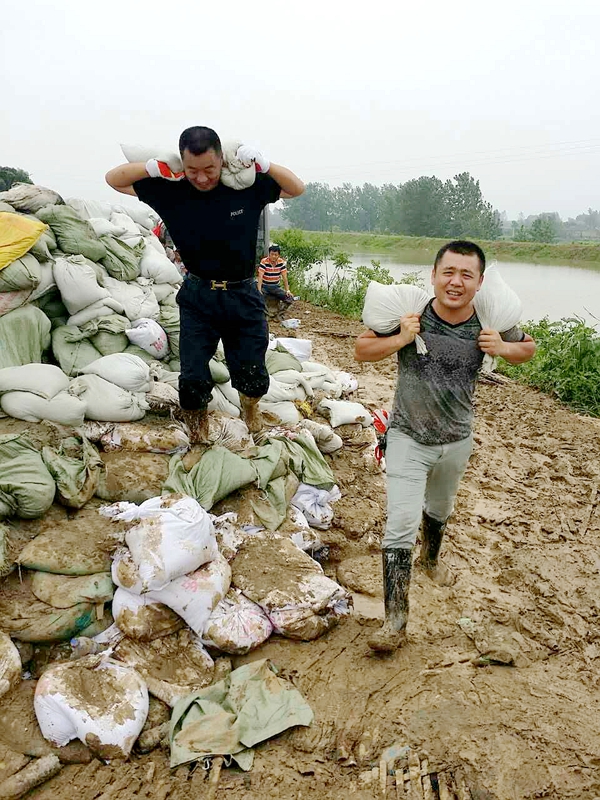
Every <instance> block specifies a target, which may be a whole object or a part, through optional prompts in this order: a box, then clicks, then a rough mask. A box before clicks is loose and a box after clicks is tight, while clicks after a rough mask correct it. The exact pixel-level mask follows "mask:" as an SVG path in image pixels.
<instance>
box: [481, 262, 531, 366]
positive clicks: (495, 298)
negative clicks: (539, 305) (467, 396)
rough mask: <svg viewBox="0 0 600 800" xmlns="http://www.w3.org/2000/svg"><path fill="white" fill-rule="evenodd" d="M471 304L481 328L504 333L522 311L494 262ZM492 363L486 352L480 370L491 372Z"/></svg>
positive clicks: (514, 294) (519, 303)
mask: <svg viewBox="0 0 600 800" xmlns="http://www.w3.org/2000/svg"><path fill="white" fill-rule="evenodd" d="M473 304H474V306H475V311H476V313H477V316H478V318H479V321H480V322H481V325H482V327H483V328H491V329H492V330H494V331H500V333H504V332H505V331H508V330H510V329H511V328H514V326H515V325H518V324H519V322H520V321H521V315H522V313H523V306H522V304H521V301H520V299H519V297H518V295H517V293H516V292H514V291H513V290H512V289H511V288H510V286H509V285H508V284H507V283H506V281H505V280H504V279H503V277H502V275H500V272H499V271H498V267H497V266H496V265H495V264H492V265H491V266H489V267H488V268H487V269H486V271H485V273H484V277H483V283H482V284H481V289H480V290H479V291H478V292H477V294H476V295H475V299H474V301H473ZM494 364H495V360H494V358H492V356H490V355H488V354H487V353H486V355H485V356H484V359H483V366H482V372H491V371H492V370H493V369H494Z"/></svg>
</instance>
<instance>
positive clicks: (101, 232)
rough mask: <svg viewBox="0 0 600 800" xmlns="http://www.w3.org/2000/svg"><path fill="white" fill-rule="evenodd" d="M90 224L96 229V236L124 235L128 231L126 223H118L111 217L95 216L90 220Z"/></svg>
mask: <svg viewBox="0 0 600 800" xmlns="http://www.w3.org/2000/svg"><path fill="white" fill-rule="evenodd" d="M89 223H90V225H91V226H92V228H93V229H94V233H95V234H96V236H116V237H117V238H118V237H119V236H123V235H124V234H126V233H127V228H126V227H125V226H124V225H116V224H115V223H114V222H112V221H111V220H110V219H105V218H104V217H94V218H92V219H90V220H89Z"/></svg>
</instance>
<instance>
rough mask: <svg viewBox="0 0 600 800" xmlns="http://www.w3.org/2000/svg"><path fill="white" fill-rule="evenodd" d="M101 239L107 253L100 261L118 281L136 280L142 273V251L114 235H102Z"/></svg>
mask: <svg viewBox="0 0 600 800" xmlns="http://www.w3.org/2000/svg"><path fill="white" fill-rule="evenodd" d="M100 241H101V242H102V243H103V245H104V247H105V249H106V255H105V256H104V258H102V259H100V263H101V264H102V266H103V267H104V268H105V269H106V271H107V272H108V273H109V275H110V276H111V277H112V278H116V279H117V280H118V281H134V280H135V279H136V278H139V277H140V275H141V270H140V258H141V256H140V251H139V249H136V248H135V247H130V246H129V245H128V244H125V242H122V241H120V239H115V237H114V236H101V237H100Z"/></svg>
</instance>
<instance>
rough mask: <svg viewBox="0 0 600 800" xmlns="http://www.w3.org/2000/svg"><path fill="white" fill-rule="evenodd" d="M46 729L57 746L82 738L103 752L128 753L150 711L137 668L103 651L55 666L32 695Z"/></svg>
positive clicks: (109, 756)
mask: <svg viewBox="0 0 600 800" xmlns="http://www.w3.org/2000/svg"><path fill="white" fill-rule="evenodd" d="M33 704H34V708H35V715H36V717H37V720H38V722H39V724H40V728H41V731H42V735H43V736H44V738H45V739H48V741H50V742H52V744H54V745H56V746H57V747H64V746H65V745H66V744H67V743H68V742H70V741H72V740H73V739H80V740H81V741H82V742H83V743H84V744H86V745H87V746H88V747H89V748H90V749H91V750H92V752H93V753H94V754H95V755H96V756H98V757H99V758H104V759H110V760H112V759H113V758H115V757H119V756H120V757H122V758H127V756H128V755H129V753H130V752H131V749H132V747H133V745H134V744H135V741H136V739H137V737H138V736H139V735H140V733H141V730H142V728H143V727H144V723H145V721H146V717H147V716H148V689H147V688H146V684H145V682H144V681H143V680H142V678H141V677H140V676H139V675H138V673H137V672H136V671H135V670H134V669H132V668H131V667H128V666H127V665H125V664H121V663H120V662H118V661H113V660H111V659H109V658H106V657H102V656H86V657H84V658H80V659H78V660H77V661H73V662H67V663H63V664H55V665H53V666H50V667H49V668H48V669H47V670H46V671H45V672H44V674H43V675H42V677H41V678H40V679H39V681H38V684H37V686H36V690H35V698H34V701H33Z"/></svg>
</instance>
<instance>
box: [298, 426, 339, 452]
mask: <svg viewBox="0 0 600 800" xmlns="http://www.w3.org/2000/svg"><path fill="white" fill-rule="evenodd" d="M300 427H301V428H304V429H305V430H307V431H310V432H311V433H312V435H313V437H314V440H315V442H316V443H317V447H318V448H319V450H320V451H321V452H322V453H335V452H336V451H337V450H340V449H341V448H342V447H343V445H344V442H343V441H342V437H341V436H338V435H337V433H336V432H335V431H334V430H333V429H332V428H330V427H329V425H324V424H323V423H322V422H315V421H314V420H312V419H303V420H302V421H301V422H300Z"/></svg>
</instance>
